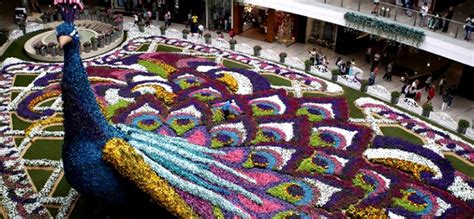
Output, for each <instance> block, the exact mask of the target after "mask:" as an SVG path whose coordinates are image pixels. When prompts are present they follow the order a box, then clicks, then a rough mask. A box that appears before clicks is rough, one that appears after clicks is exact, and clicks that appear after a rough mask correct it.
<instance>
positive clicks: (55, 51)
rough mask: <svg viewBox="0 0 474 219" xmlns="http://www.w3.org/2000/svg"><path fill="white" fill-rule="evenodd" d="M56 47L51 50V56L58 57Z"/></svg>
mask: <svg viewBox="0 0 474 219" xmlns="http://www.w3.org/2000/svg"><path fill="white" fill-rule="evenodd" d="M58 48H59V47H58V46H57V45H54V46H53V48H52V49H51V56H53V57H56V56H57V55H58Z"/></svg>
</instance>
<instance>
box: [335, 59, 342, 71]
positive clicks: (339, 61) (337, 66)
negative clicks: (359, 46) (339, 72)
mask: <svg viewBox="0 0 474 219" xmlns="http://www.w3.org/2000/svg"><path fill="white" fill-rule="evenodd" d="M341 64H342V58H341V57H338V58H337V60H336V68H337V69H339V66H341Z"/></svg>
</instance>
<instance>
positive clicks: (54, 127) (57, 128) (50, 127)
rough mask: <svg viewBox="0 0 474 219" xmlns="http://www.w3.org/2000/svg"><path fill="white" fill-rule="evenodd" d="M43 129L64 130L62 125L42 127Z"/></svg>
mask: <svg viewBox="0 0 474 219" xmlns="http://www.w3.org/2000/svg"><path fill="white" fill-rule="evenodd" d="M44 130H45V131H64V126H63V125H55V126H49V127H47V128H45V129H44Z"/></svg>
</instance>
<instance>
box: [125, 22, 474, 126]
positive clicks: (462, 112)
mask: <svg viewBox="0 0 474 219" xmlns="http://www.w3.org/2000/svg"><path fill="white" fill-rule="evenodd" d="M124 22H133V19H132V17H125V18H124ZM153 24H154V25H156V21H153ZM158 25H163V21H160V22H159V24H158ZM170 28H173V29H177V30H179V31H181V30H182V29H184V28H185V26H184V25H182V24H172V26H171V27H170ZM205 32H209V33H211V34H212V36H213V37H218V36H217V34H216V32H214V31H208V30H206V31H205ZM157 34H159V33H157ZM224 37H225V39H226V40H230V38H229V35H228V34H224ZM235 39H236V40H237V42H238V43H245V44H248V45H250V46H251V47H253V46H255V45H260V46H261V47H262V49H271V50H273V51H275V52H276V53H277V54H279V53H280V52H286V53H287V54H288V57H298V58H299V59H301V60H303V61H304V60H306V59H308V58H309V55H308V50H310V49H312V48H315V47H316V48H320V49H321V50H322V51H323V53H324V54H325V55H326V56H327V57H328V59H329V63H330V66H329V67H330V68H333V67H334V63H335V62H336V60H337V58H338V57H342V59H343V60H344V61H349V60H351V59H352V58H354V59H355V62H356V66H357V67H359V68H360V69H362V70H363V71H364V74H363V75H362V78H368V73H369V71H370V64H367V63H366V62H365V61H364V58H365V55H364V54H363V53H362V52H361V53H356V54H352V55H350V56H345V55H339V54H337V53H335V52H334V51H332V50H330V49H326V48H324V47H318V46H314V45H309V44H302V43H295V44H293V45H291V46H290V47H286V46H285V45H283V44H280V43H277V42H274V43H267V42H264V41H260V40H255V39H251V38H246V37H242V36H236V37H235ZM384 73H385V70H382V69H381V73H380V75H379V76H378V77H377V78H376V82H375V84H379V85H382V86H384V87H386V88H387V89H388V90H389V91H395V90H396V91H400V90H401V87H402V83H401V82H400V78H399V77H397V76H393V81H391V82H389V81H385V80H383V79H382V75H383V74H384ZM434 84H436V85H437V81H436V82H434ZM426 95H427V94H426V93H425V92H424V93H423V96H422V101H424V100H426ZM441 104H442V97H441V96H439V95H437V96H435V98H434V99H433V107H434V110H435V111H439V110H440V109H441ZM445 112H446V113H448V114H449V115H450V116H451V117H452V118H453V119H454V120H456V121H458V120H459V119H461V118H463V119H467V120H468V121H470V122H471V124H472V123H473V121H472V118H474V101H471V100H468V99H466V98H463V97H455V98H454V101H453V105H452V107H451V108H450V109H447V110H446V111H445Z"/></svg>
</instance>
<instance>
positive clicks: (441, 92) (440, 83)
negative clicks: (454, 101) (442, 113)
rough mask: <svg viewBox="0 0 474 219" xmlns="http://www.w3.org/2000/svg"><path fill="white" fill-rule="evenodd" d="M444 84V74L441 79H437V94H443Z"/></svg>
mask: <svg viewBox="0 0 474 219" xmlns="http://www.w3.org/2000/svg"><path fill="white" fill-rule="evenodd" d="M445 85H446V76H444V75H443V77H442V78H441V80H439V84H438V86H439V95H443V90H444V86H445Z"/></svg>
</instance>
